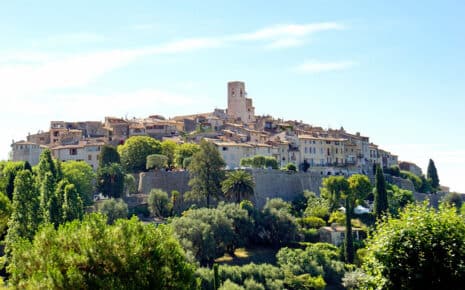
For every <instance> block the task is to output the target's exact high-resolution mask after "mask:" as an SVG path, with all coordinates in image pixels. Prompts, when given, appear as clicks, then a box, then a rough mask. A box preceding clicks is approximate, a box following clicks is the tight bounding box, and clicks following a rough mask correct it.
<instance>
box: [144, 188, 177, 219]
mask: <svg viewBox="0 0 465 290" xmlns="http://www.w3.org/2000/svg"><path fill="white" fill-rule="evenodd" d="M147 205H148V208H149V211H150V213H151V215H152V216H157V217H160V218H163V217H168V216H169V215H170V213H171V209H172V208H173V204H172V203H171V201H170V199H169V197H168V193H166V192H165V191H163V190H161V189H152V190H151V191H150V194H149V197H148V200H147Z"/></svg>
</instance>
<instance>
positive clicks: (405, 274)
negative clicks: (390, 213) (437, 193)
mask: <svg viewBox="0 0 465 290" xmlns="http://www.w3.org/2000/svg"><path fill="white" fill-rule="evenodd" d="M367 245H368V247H367V255H366V256H365V258H364V261H365V262H364V264H363V269H364V270H365V271H366V273H368V274H369V276H370V279H369V281H370V283H369V284H370V286H371V287H374V288H376V289H462V288H463V285H465V276H464V275H463V273H464V272H465V221H464V219H463V216H460V215H459V214H457V213H456V210H455V208H453V207H447V206H441V207H440V208H439V210H438V211H436V210H435V209H434V208H431V207H428V206H427V205H426V204H423V205H408V206H407V207H406V208H405V210H404V211H402V212H401V213H400V216H399V218H390V219H387V220H383V221H382V222H381V223H380V224H378V226H377V230H376V231H375V232H374V233H373V235H372V236H371V238H369V239H368V241H367Z"/></svg>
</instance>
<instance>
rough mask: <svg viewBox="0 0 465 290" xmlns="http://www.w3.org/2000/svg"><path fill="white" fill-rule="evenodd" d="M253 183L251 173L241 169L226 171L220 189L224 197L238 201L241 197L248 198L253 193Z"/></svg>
mask: <svg viewBox="0 0 465 290" xmlns="http://www.w3.org/2000/svg"><path fill="white" fill-rule="evenodd" d="M254 186H255V183H254V181H253V177H252V175H250V173H248V172H246V171H243V170H235V171H231V172H228V174H227V176H226V179H225V180H224V181H223V182H222V184H221V189H222V191H223V193H224V195H225V197H226V198H229V200H234V201H235V202H237V203H239V202H241V200H242V199H243V198H249V197H250V196H252V195H253V193H254Z"/></svg>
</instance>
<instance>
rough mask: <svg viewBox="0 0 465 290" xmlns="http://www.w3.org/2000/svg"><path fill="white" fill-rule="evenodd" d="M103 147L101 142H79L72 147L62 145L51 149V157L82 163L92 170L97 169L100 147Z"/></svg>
mask: <svg viewBox="0 0 465 290" xmlns="http://www.w3.org/2000/svg"><path fill="white" fill-rule="evenodd" d="M103 145H105V143H104V142H102V141H81V142H79V143H78V144H74V145H62V146H56V147H53V148H52V149H51V150H52V154H53V156H54V157H55V158H56V159H58V160H60V161H62V162H66V161H69V160H75V161H84V162H86V163H87V164H89V165H90V166H91V167H92V168H93V169H94V170H96V169H97V168H98V157H99V154H100V150H101V147H102V146H103Z"/></svg>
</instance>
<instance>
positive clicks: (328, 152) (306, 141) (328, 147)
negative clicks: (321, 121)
mask: <svg viewBox="0 0 465 290" xmlns="http://www.w3.org/2000/svg"><path fill="white" fill-rule="evenodd" d="M298 138H299V151H300V163H303V162H305V161H307V163H308V164H309V165H310V166H311V167H312V166H343V165H344V164H345V154H344V143H345V141H346V140H345V139H340V138H332V137H314V136H310V135H299V136H298Z"/></svg>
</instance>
